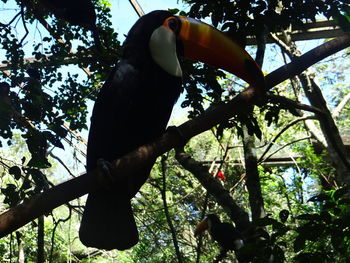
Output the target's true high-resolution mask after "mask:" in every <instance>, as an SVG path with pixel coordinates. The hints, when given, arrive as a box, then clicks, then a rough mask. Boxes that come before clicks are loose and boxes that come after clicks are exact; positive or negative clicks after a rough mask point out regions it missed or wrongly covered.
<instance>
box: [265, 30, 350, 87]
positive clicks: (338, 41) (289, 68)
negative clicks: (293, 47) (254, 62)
mask: <svg viewBox="0 0 350 263" xmlns="http://www.w3.org/2000/svg"><path fill="white" fill-rule="evenodd" d="M349 46H350V34H344V35H343V36H340V37H337V38H335V39H333V40H330V41H328V42H326V43H324V44H322V45H320V46H318V47H316V48H314V49H312V50H310V51H308V52H306V53H305V54H303V55H302V56H300V57H297V58H295V59H293V61H292V62H291V63H289V64H287V65H284V66H282V67H280V68H278V69H277V70H275V71H274V72H272V73H271V74H269V75H267V76H266V86H267V87H268V88H271V87H274V86H276V85H277V84H278V83H281V82H282V81H284V80H286V79H289V78H291V77H294V76H296V75H299V74H300V73H301V72H303V71H304V70H306V69H307V68H308V67H310V66H312V65H313V64H315V63H317V62H319V61H321V60H322V59H324V58H326V57H328V56H330V55H333V54H335V53H337V52H338V51H341V50H343V49H345V48H347V47H349Z"/></svg>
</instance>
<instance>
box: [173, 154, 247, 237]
mask: <svg viewBox="0 0 350 263" xmlns="http://www.w3.org/2000/svg"><path fill="white" fill-rule="evenodd" d="M175 158H176V160H178V162H179V163H180V164H181V165H182V166H183V167H184V168H185V169H186V170H188V171H189V172H191V173H192V174H193V175H194V176H195V177H196V178H197V179H198V181H199V182H200V183H201V184H202V186H203V187H204V188H205V189H206V190H207V191H208V192H209V193H210V194H211V195H212V196H213V197H214V198H215V199H216V200H217V203H218V204H220V205H221V206H222V207H223V208H224V210H225V212H226V213H227V215H228V216H229V217H230V218H231V220H232V221H233V222H235V224H236V227H237V229H238V230H239V231H240V232H241V233H242V234H244V233H247V230H248V229H249V228H250V226H251V223H250V221H249V216H248V214H247V213H246V212H245V211H244V210H243V209H242V208H240V207H239V206H238V205H237V204H236V202H235V201H234V200H233V199H232V197H231V195H230V193H229V191H227V190H226V189H225V188H224V187H223V186H222V185H221V184H220V183H219V182H218V181H217V180H216V179H215V178H213V176H212V175H211V174H210V173H209V172H208V167H206V166H203V165H202V164H201V163H199V162H197V161H196V160H194V159H193V158H191V156H190V155H189V154H187V153H185V152H184V151H183V149H181V148H176V154H175Z"/></svg>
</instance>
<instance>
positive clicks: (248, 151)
mask: <svg viewBox="0 0 350 263" xmlns="http://www.w3.org/2000/svg"><path fill="white" fill-rule="evenodd" d="M243 150H244V166H245V172H246V186H247V189H248V193H249V204H250V210H251V212H252V219H253V220H256V219H259V218H262V217H265V216H266V213H265V209H264V199H263V197H262V193H261V184H260V178H259V171H258V161H257V155H256V147H255V139H254V136H252V135H249V133H248V128H247V127H246V126H245V125H244V126H243Z"/></svg>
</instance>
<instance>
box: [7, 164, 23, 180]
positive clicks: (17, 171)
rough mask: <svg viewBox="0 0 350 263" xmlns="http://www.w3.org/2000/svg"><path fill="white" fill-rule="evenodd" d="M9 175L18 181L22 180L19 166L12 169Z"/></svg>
mask: <svg viewBox="0 0 350 263" xmlns="http://www.w3.org/2000/svg"><path fill="white" fill-rule="evenodd" d="M9 173H10V174H12V175H13V176H14V177H15V179H16V180H18V179H20V178H21V169H20V168H19V167H18V166H12V167H10V169H9Z"/></svg>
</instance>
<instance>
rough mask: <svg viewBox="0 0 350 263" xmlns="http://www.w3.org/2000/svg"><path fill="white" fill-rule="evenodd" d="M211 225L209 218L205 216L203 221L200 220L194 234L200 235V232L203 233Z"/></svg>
mask: <svg viewBox="0 0 350 263" xmlns="http://www.w3.org/2000/svg"><path fill="white" fill-rule="evenodd" d="M208 227H209V224H208V218H205V219H204V220H203V221H202V222H200V223H199V224H198V225H197V227H196V229H195V230H194V235H195V236H198V235H199V234H200V233H203V232H204V231H205V230H207V229H208Z"/></svg>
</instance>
